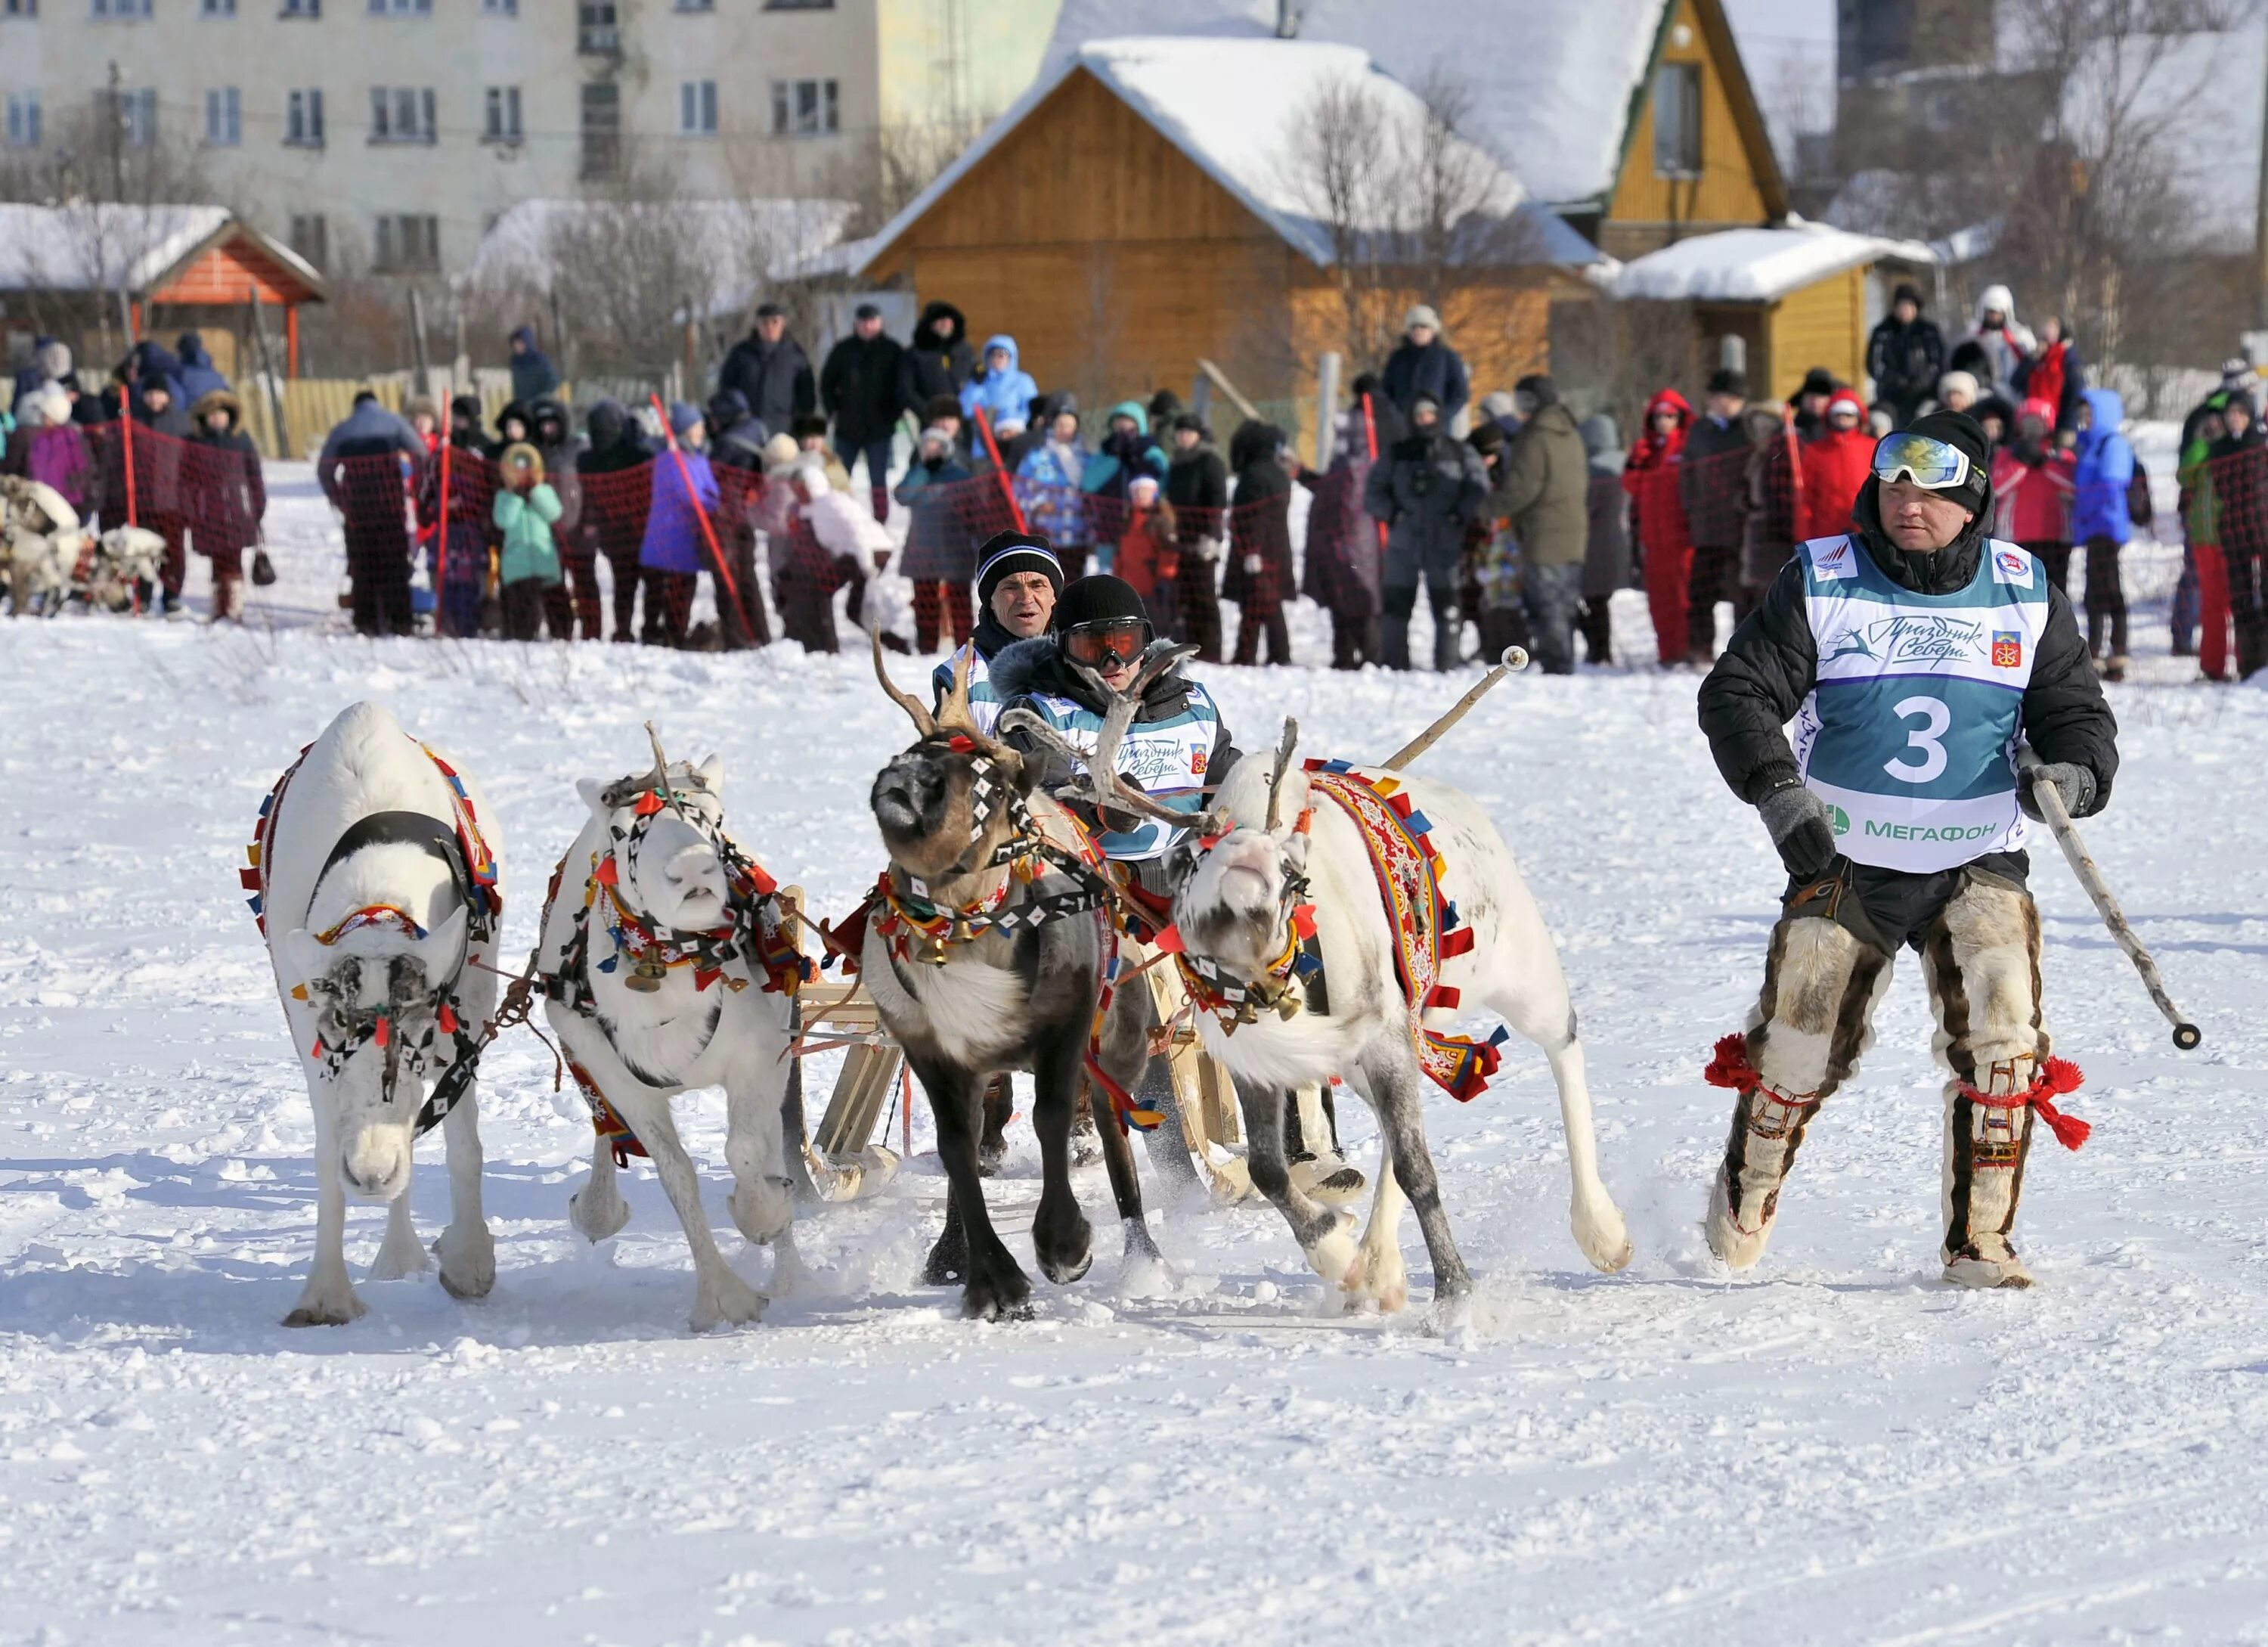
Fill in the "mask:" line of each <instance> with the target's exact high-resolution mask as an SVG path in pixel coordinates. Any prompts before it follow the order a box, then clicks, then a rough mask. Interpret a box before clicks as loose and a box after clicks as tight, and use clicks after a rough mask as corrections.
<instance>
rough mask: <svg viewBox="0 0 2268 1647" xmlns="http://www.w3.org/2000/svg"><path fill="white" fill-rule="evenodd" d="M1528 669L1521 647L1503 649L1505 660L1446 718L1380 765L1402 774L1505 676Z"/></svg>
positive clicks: (1452, 708) (1455, 704)
mask: <svg viewBox="0 0 2268 1647" xmlns="http://www.w3.org/2000/svg"><path fill="white" fill-rule="evenodd" d="M1527 667H1528V654H1526V653H1525V652H1523V651H1521V649H1520V648H1519V647H1518V646H1506V648H1505V649H1504V657H1503V659H1502V661H1499V663H1498V664H1497V666H1496V668H1492V669H1491V670H1490V671H1489V672H1488V673H1487V674H1486V675H1484V676H1481V678H1480V679H1479V680H1478V681H1476V682H1475V683H1474V684H1473V686H1472V688H1471V690H1470V691H1467V692H1466V693H1465V695H1464V696H1463V697H1462V698H1459V699H1457V701H1456V702H1455V703H1454V704H1452V705H1449V712H1448V713H1447V714H1445V715H1443V716H1442V717H1441V718H1440V720H1436V721H1435V722H1434V723H1433V724H1432V726H1430V727H1426V728H1425V730H1424V731H1423V732H1421V733H1419V734H1418V735H1417V736H1416V737H1414V738H1412V739H1410V742H1407V743H1405V744H1403V746H1402V747H1401V748H1400V749H1398V750H1395V751H1394V753H1393V754H1391V755H1389V756H1388V757H1386V758H1385V759H1384V760H1383V761H1381V762H1380V763H1379V764H1380V765H1381V766H1384V767H1386V768H1387V769H1388V771H1391V772H1399V771H1400V770H1401V769H1402V768H1403V767H1404V766H1407V765H1408V764H1410V762H1412V761H1414V760H1416V759H1417V758H1418V757H1419V756H1420V755H1423V754H1424V753H1425V751H1426V750H1430V749H1432V747H1433V745H1434V744H1436V743H1438V742H1440V739H1441V735H1442V734H1443V733H1445V732H1447V730H1448V729H1449V728H1450V727H1454V726H1455V725H1456V724H1457V722H1459V721H1460V720H1463V719H1464V718H1465V714H1466V712H1467V711H1469V710H1470V709H1471V708H1472V706H1473V705H1475V704H1476V703H1478V702H1480V700H1481V698H1482V697H1483V695H1484V694H1485V693H1486V692H1487V691H1488V690H1489V688H1490V687H1491V686H1494V685H1495V684H1496V683H1498V682H1499V681H1500V680H1502V679H1504V677H1505V676H1507V675H1510V674H1511V673H1512V672H1513V670H1515V669H1524V668H1527Z"/></svg>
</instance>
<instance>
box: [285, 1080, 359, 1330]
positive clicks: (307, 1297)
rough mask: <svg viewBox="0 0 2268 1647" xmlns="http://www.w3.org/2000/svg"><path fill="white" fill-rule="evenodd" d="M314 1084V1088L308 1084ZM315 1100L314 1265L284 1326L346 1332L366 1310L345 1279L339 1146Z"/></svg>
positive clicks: (317, 1096)
mask: <svg viewBox="0 0 2268 1647" xmlns="http://www.w3.org/2000/svg"><path fill="white" fill-rule="evenodd" d="M311 1084H312V1083H311ZM310 1096H311V1097H313V1098H314V1100H315V1263H314V1267H313V1268H312V1269H311V1270H309V1271H308V1273H307V1284H306V1287H305V1288H303V1289H301V1290H300V1293H299V1302H298V1305H297V1306H296V1307H294V1308H293V1310H292V1311H291V1314H289V1315H287V1316H285V1317H284V1326H345V1325H346V1324H347V1323H348V1322H350V1321H351V1320H353V1319H355V1318H357V1316H359V1315H361V1314H362V1312H363V1311H364V1310H365V1307H366V1306H365V1304H363V1301H362V1300H361V1299H359V1298H357V1297H356V1296H355V1289H354V1281H353V1280H352V1279H351V1278H350V1276H349V1275H348V1274H347V1255H346V1232H347V1189H346V1183H345V1180H344V1179H342V1178H341V1177H340V1175H339V1146H338V1140H337V1139H336V1137H335V1135H334V1134H333V1132H332V1128H331V1125H330V1122H329V1119H328V1118H327V1116H326V1115H325V1113H324V1110H323V1097H322V1095H321V1094H320V1093H311V1094H310Z"/></svg>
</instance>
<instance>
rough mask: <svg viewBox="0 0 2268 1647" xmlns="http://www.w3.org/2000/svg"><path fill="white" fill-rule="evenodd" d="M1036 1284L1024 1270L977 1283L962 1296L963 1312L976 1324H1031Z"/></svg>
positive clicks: (973, 1283) (979, 1280) (972, 1281)
mask: <svg viewBox="0 0 2268 1647" xmlns="http://www.w3.org/2000/svg"><path fill="white" fill-rule="evenodd" d="M1031 1298H1032V1283H1031V1282H1030V1281H1027V1280H1025V1279H1024V1274H1023V1272H1022V1271H1021V1270H1016V1269H1011V1270H1009V1271H1008V1272H1007V1273H1006V1274H1001V1275H995V1276H991V1277H989V1278H978V1279H973V1280H971V1281H969V1283H968V1290H967V1291H966V1292H965V1293H963V1294H962V1295H961V1314H963V1315H964V1316H966V1317H968V1319H970V1320H972V1321H1028V1320H1030V1319H1031V1318H1032V1304H1031Z"/></svg>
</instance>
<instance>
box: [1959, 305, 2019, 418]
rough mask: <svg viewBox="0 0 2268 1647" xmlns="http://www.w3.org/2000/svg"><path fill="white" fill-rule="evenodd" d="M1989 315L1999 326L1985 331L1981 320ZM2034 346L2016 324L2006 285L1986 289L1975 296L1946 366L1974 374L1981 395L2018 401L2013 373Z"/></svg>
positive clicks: (2014, 310)
mask: <svg viewBox="0 0 2268 1647" xmlns="http://www.w3.org/2000/svg"><path fill="white" fill-rule="evenodd" d="M1987 314H1999V316H2000V324H1999V326H1997V327H1992V328H1988V327H1986V325H1985V316H1986V315H1987ZM2035 347H2036V343H2035V340H2034V338H2033V336H2032V334H2031V333H2030V332H2029V331H2028V330H2027V329H2025V328H2024V327H2022V326H2021V325H2019V324H2018V323H2017V321H2016V299H2015V297H2014V294H2012V293H2011V292H2009V290H2008V288H2007V287H2006V286H1987V287H1985V290H1984V292H1982V293H1981V294H1980V295H1979V296H1978V297H1977V313H1976V315H1975V316H1974V317H1973V318H1972V319H1971V320H1970V322H1969V330H1968V332H1967V334H1966V335H1965V336H1963V337H1962V340H1961V342H1960V343H1959V344H1958V345H1957V346H1956V347H1955V349H1954V351H1953V358H1952V359H1951V360H1950V361H1948V363H1947V367H1948V370H1950V371H1954V372H1968V373H1973V374H1974V375H1975V376H1976V379H1977V388H1978V389H1979V391H1980V392H1981V393H1982V394H1985V395H1999V396H2000V397H2001V398H2002V399H2003V400H2007V401H2011V402H2014V401H2018V400H2021V399H2022V398H2023V397H2022V395H2021V393H2020V392H2019V391H2018V389H2017V387H2016V373H2017V370H2018V368H2020V367H2021V366H2023V364H2024V362H2025V360H2026V359H2027V358H2029V356H2030V355H2031V352H2032V351H2033V349H2034V348H2035Z"/></svg>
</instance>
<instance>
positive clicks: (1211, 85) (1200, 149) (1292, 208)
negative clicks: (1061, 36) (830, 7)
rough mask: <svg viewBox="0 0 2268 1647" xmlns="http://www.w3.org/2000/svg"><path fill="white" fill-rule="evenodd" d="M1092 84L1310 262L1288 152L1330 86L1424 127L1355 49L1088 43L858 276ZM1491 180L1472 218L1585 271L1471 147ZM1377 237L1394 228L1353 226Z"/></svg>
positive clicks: (1326, 238)
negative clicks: (1068, 88) (950, 194)
mask: <svg viewBox="0 0 2268 1647" xmlns="http://www.w3.org/2000/svg"><path fill="white" fill-rule="evenodd" d="M1079 70H1086V72H1088V73H1091V74H1093V75H1094V77H1095V78H1097V79H1099V80H1101V82H1102V84H1103V85H1106V86H1108V88H1109V89H1110V90H1111V92H1113V93H1114V94H1116V96H1117V97H1118V98H1120V99H1121V100H1123V101H1124V102H1125V103H1126V104H1127V105H1128V106H1129V107H1131V108H1132V109H1133V110H1134V111H1135V112H1136V113H1137V114H1140V115H1141V116H1142V117H1143V118H1144V119H1145V120H1146V121H1148V122H1150V124H1151V125H1152V126H1153V127H1155V128H1156V129H1157V130H1158V132H1159V134H1160V136H1161V137H1164V138H1165V139H1166V140H1167V142H1168V143H1171V144H1173V145H1174V146H1175V148H1177V149H1179V150H1180V151H1182V153H1183V154H1186V155H1187V156H1189V159H1190V160H1191V161H1193V162H1194V163H1195V164H1196V165H1197V166H1198V167H1199V168H1200V169H1201V170H1203V171H1204V173H1205V174H1206V175H1207V176H1209V177H1211V179H1212V180H1213V181H1215V182H1217V183H1219V185H1220V186H1221V187H1222V188H1225V189H1226V190H1227V191H1228V192H1229V194H1230V195H1232V196H1234V197H1235V199H1236V200H1237V202H1238V203H1240V204H1241V205H1242V206H1243V207H1244V208H1245V210H1248V211H1249V212H1251V213H1252V215H1253V216H1255V217H1256V218H1260V219H1261V220H1262V221H1263V222H1264V223H1266V224H1267V225H1269V226H1270V227H1271V228H1273V229H1274V230H1275V231H1276V233H1278V234H1280V235H1281V236H1283V238H1284V239H1285V240H1286V241H1287V242H1289V243H1290V244H1291V245H1292V247H1295V248H1296V249H1297V250H1299V251H1300V253H1302V254H1303V255H1306V256H1307V258H1308V259H1309V260H1310V261H1312V262H1315V263H1317V264H1328V263H1329V262H1330V261H1331V257H1332V247H1331V235H1330V233H1329V229H1328V228H1327V227H1326V226H1325V224H1324V223H1323V222H1322V221H1321V220H1319V219H1318V218H1317V217H1316V216H1315V212H1314V205H1313V203H1312V201H1311V199H1310V198H1309V194H1308V190H1307V188H1304V187H1303V186H1302V184H1301V182H1300V177H1299V172H1298V166H1297V164H1296V159H1295V157H1294V156H1293V154H1292V151H1291V140H1292V134H1293V133H1294V132H1295V131H1296V130H1297V129H1298V126H1299V122H1300V116H1301V114H1303V112H1304V111H1305V110H1306V109H1307V107H1309V106H1310V104H1311V102H1312V100H1313V99H1314V97H1315V96H1316V95H1317V94H1318V93H1319V92H1322V91H1323V90H1325V89H1326V88H1328V87H1329V86H1332V85H1347V84H1355V85H1363V86H1365V87H1366V89H1367V90H1368V91H1369V92H1371V93H1372V95H1373V99H1374V100H1375V106H1376V107H1378V109H1379V111H1380V113H1381V114H1382V115H1383V116H1384V118H1385V119H1386V120H1387V121H1388V122H1392V123H1393V124H1394V125H1395V126H1398V127H1401V128H1403V129H1410V130H1415V129H1418V127H1419V126H1420V124H1421V122H1423V121H1424V120H1425V105H1424V103H1423V102H1422V101H1421V100H1419V99H1418V95H1417V94H1416V93H1415V92H1412V91H1410V88H1409V87H1408V86H1406V85H1403V84H1402V83H1401V82H1399V81H1398V80H1395V79H1394V78H1392V77H1391V76H1388V75H1386V74H1382V73H1381V72H1380V71H1379V70H1378V69H1377V67H1376V66H1375V65H1374V64H1373V63H1372V62H1371V60H1370V57H1369V55H1368V54H1367V53H1366V52H1363V51H1361V50H1359V49H1358V48H1354V47H1351V46H1337V45H1329V44H1325V43H1321V42H1316V41H1283V40H1277V39H1274V38H1273V37H1265V38H1258V39H1191V38H1189V37H1187V36H1182V35H1158V36H1142V37H1134V38H1129V39H1123V40H1098V41H1087V42H1086V44H1085V45H1083V46H1081V47H1080V48H1079V49H1078V51H1076V52H1075V53H1072V54H1071V55H1068V56H1066V57H1064V58H1063V59H1061V60H1060V61H1058V62H1057V63H1056V64H1055V66H1054V67H1053V69H1051V70H1049V71H1048V72H1047V73H1044V74H1042V76H1041V77H1040V78H1039V79H1038V80H1037V81H1035V83H1034V84H1033V85H1032V86H1031V88H1030V89H1029V90H1028V91H1027V92H1025V93H1024V95H1023V96H1022V97H1020V98H1019V99H1018V100H1016V102H1015V104H1014V106H1013V107H1011V108H1010V109H1009V110H1008V112H1007V113H1006V114H1003V115H1001V117H1000V118H999V119H998V120H996V121H994V122H992V124H991V125H990V127H988V128H987V129H985V131H984V133H983V136H982V137H978V138H977V140H976V142H975V143H973V144H970V145H969V146H968V148H967V149H965V150H963V151H961V154H960V156H959V157H958V158H957V159H954V162H953V164H952V165H951V166H947V167H946V169H945V170H944V171H943V172H942V173H940V174H939V176H938V177H937V179H936V181H933V182H932V183H931V184H930V186H929V187H928V188H925V189H924V190H923V191H922V192H921V193H920V195H918V196H916V197H915V199H914V200H913V201H912V202H911V203H909V204H908V205H907V206H906V208H905V210H902V211H901V212H899V213H898V215H897V216H896V217H895V218H892V219H891V220H890V221H889V223H888V224H887V225H885V226H884V227H883V228H882V230H881V232H880V233H878V234H876V235H875V236H874V237H873V242H872V245H873V250H872V252H871V253H870V254H869V255H868V256H867V257H866V259H865V261H864V262H861V263H860V264H858V268H857V269H856V270H853V271H852V272H854V273H856V272H859V271H861V270H864V269H865V268H866V267H867V266H868V265H869V264H871V263H872V262H873V260H874V258H875V257H877V256H879V255H880V254H881V253H882V252H883V251H884V250H886V249H887V247H890V246H892V245H894V244H895V242H896V241H897V240H899V238H900V237H901V236H902V235H903V234H904V233H905V232H906V230H907V229H908V228H909V227H911V226H912V225H913V224H914V223H916V222H917V221H918V220H919V219H920V218H921V217H922V216H923V214H924V213H925V212H927V211H928V210H929V209H930V208H931V207H932V205H934V204H935V203H937V202H938V201H939V199H940V198H942V197H943V196H944V195H945V194H946V191H948V190H949V189H951V188H953V187H954V184H956V183H958V182H959V181H961V179H962V178H963V177H966V176H967V175H968V173H969V172H970V171H971V170H972V169H973V168H974V167H975V166H976V165H977V163H978V162H979V161H981V160H983V158H984V157H985V156H986V155H988V154H990V152H991V151H993V150H994V149H995V148H997V147H998V146H999V144H1001V142H1002V141H1003V140H1004V139H1005V138H1006V137H1007V136H1008V134H1009V133H1010V132H1012V131H1013V130H1014V129H1016V128H1017V127H1018V126H1019V125H1020V124H1021V123H1022V122H1023V121H1024V120H1025V119H1026V117H1027V116H1028V115H1029V114H1031V113H1032V111H1033V110H1034V109H1035V108H1037V107H1039V106H1040V105H1041V104H1042V102H1044V101H1045V100H1047V99H1048V98H1049V96H1051V95H1052V94H1053V93H1054V92H1055V91H1056V89H1057V87H1058V86H1060V85H1062V84H1063V83H1064V80H1066V79H1068V78H1070V77H1071V75H1072V74H1073V73H1075V72H1077V71H1079ZM1470 153H1471V154H1472V156H1473V158H1474V159H1476V160H1478V161H1479V162H1480V164H1481V165H1482V166H1483V167H1484V169H1485V173H1486V174H1487V175H1488V177H1489V178H1490V180H1491V198H1490V202H1489V204H1488V206H1487V207H1486V208H1484V210H1483V212H1482V213H1481V214H1479V215H1482V216H1484V217H1488V218H1492V219H1494V220H1496V221H1506V220H1517V221H1519V222H1520V223H1521V225H1522V228H1523V231H1524V232H1525V233H1528V234H1530V235H1532V236H1533V237H1534V239H1533V241H1532V249H1531V250H1530V252H1529V255H1530V256H1531V257H1532V258H1533V260H1534V261H1538V262H1556V263H1570V264H1590V263H1594V262H1597V261H1598V256H1599V254H1598V252H1597V251H1596V250H1595V249H1594V247H1592V245H1591V243H1590V242H1589V241H1587V240H1584V239H1583V237H1582V236H1581V235H1580V234H1578V233H1575V232H1574V231H1573V230H1572V229H1570V228H1568V227H1567V226H1566V225H1565V224H1564V223H1562V222H1560V220H1559V219H1558V218H1557V217H1555V216H1553V215H1552V214H1551V213H1550V211H1548V210H1542V209H1540V208H1534V207H1531V206H1530V204H1529V203H1528V197H1527V191H1525V190H1524V189H1522V188H1521V185H1520V181H1519V180H1518V179H1517V178H1516V177H1514V176H1513V174H1511V173H1510V172H1509V171H1507V170H1506V168H1505V167H1504V166H1500V165H1499V164H1498V163H1497V162H1495V161H1494V160H1492V159H1490V158H1489V157H1488V156H1487V155H1486V154H1485V153H1484V152H1483V151H1480V150H1479V149H1477V148H1472V149H1470ZM1357 226H1358V227H1362V228H1370V229H1376V230H1387V229H1390V228H1391V227H1392V226H1393V225H1391V224H1388V223H1385V222H1380V223H1375V224H1364V225H1357Z"/></svg>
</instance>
